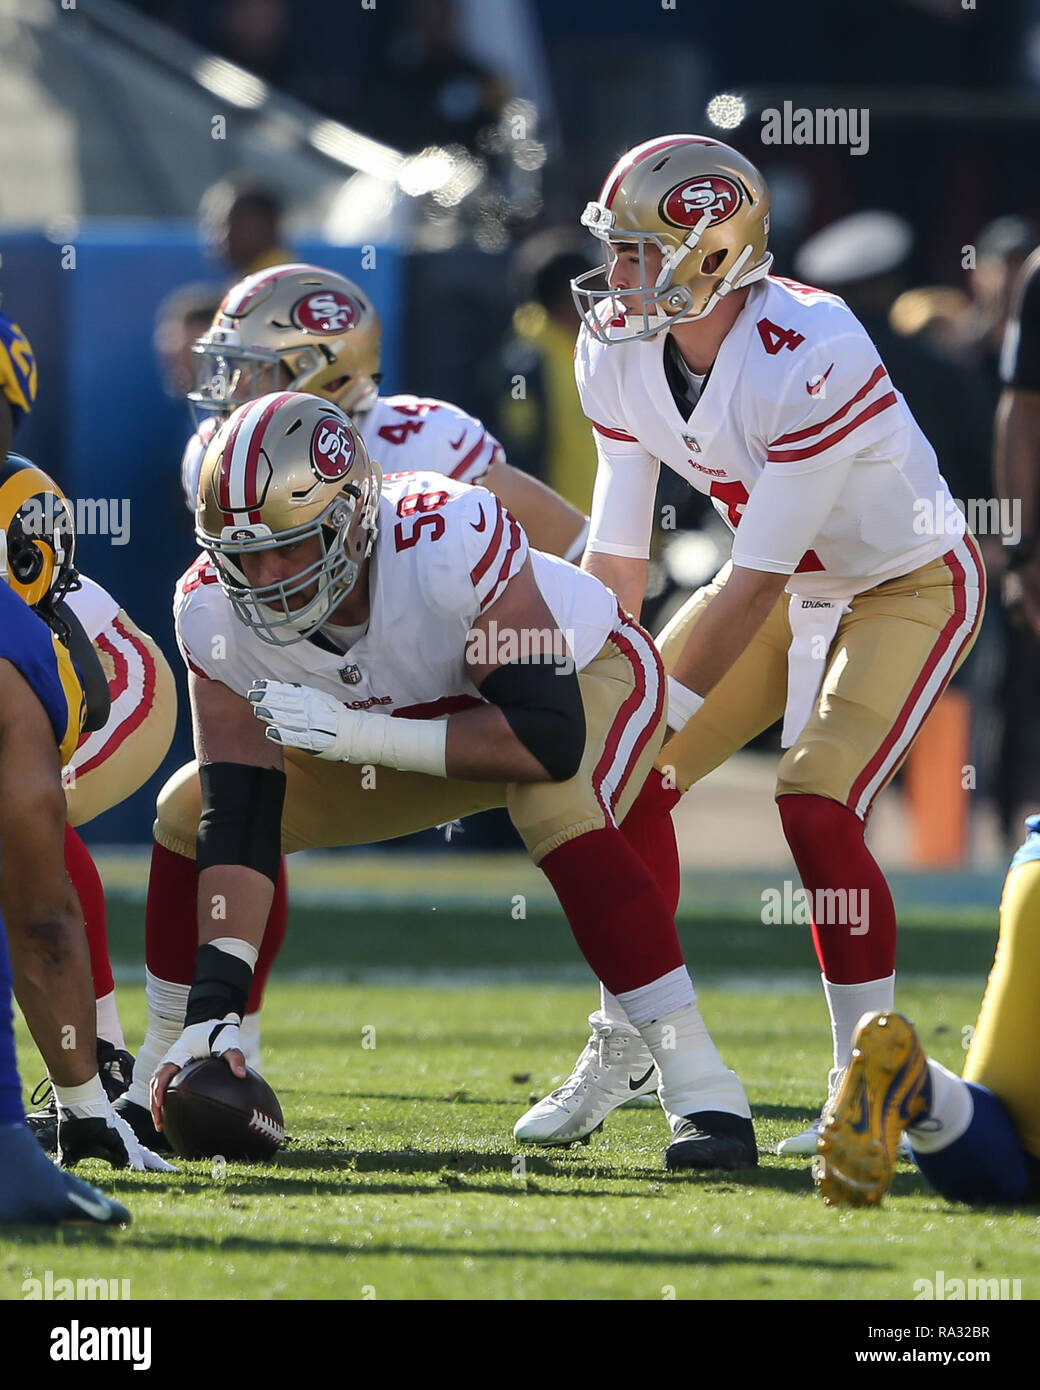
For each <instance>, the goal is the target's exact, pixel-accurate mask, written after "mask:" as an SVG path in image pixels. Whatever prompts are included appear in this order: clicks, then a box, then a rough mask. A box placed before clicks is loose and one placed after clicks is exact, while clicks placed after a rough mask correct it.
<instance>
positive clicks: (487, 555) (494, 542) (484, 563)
mask: <svg viewBox="0 0 1040 1390" xmlns="http://www.w3.org/2000/svg"><path fill="white" fill-rule="evenodd" d="M495 510H496V512H497V513H498V519H497V521H496V522H495V529H494V531H492V533H491V540H490V543H489V544H488V548H487V550H485V551H484V553H483V555H482V556H481V557H480V559H479V560H478V561H477V563H476V564H475V565H474V566H473V568H472V569H471V570H470V572H469V577H470V580H471V581H472V584H473V587H474V589H475V588H476V587H477V585H478V584H479V583H480V581H481V580H482V579H483V578H484V575H485V574H486V573H487V571H488V570H489V569H490V568H491V562H492V560H493V559H494V558H495V555H496V554H497V553H498V547H499V544H500V543H501V540H502V530H503V527H504V526H505V512H504V511H503V509H502V503H501V502H500V501H499V500H498V498H497V497H496V498H495ZM470 525H471V526H472V525H473V523H472V522H470ZM474 529H475V528H474Z"/></svg>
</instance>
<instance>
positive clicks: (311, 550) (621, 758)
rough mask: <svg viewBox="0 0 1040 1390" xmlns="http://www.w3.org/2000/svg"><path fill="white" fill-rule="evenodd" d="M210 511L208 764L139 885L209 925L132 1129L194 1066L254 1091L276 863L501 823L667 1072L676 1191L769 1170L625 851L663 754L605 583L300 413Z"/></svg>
mask: <svg viewBox="0 0 1040 1390" xmlns="http://www.w3.org/2000/svg"><path fill="white" fill-rule="evenodd" d="M381 483H382V486H381ZM199 499H200V500H199V509H198V513H197V517H198V520H197V535H198V538H199V540H200V542H201V543H202V544H203V545H204V546H205V547H206V550H207V551H208V556H209V558H208V560H207V559H206V557H202V558H200V559H199V561H198V562H197V563H196V564H195V565H193V566H192V568H191V569H190V570H189V571H188V573H187V574H186V575H185V576H184V578H183V580H182V581H181V582H180V584H179V585H178V590H177V596H176V599H175V605H174V613H175V622H176V629H177V638H178V642H179V644H180V647H181V651H182V654H183V656H184V658H185V661H186V662H187V664H188V667H189V673H190V674H189V689H190V692H191V700H192V713H193V722H194V729H195V742H196V752H197V763H193V764H189V765H188V766H187V767H185V768H184V769H182V771H181V772H180V773H179V774H177V775H175V777H174V778H173V779H171V781H170V782H169V783H168V784H167V786H166V787H165V788H164V789H163V792H162V793H161V794H160V798H159V806H158V821H157V827H156V840H157V842H158V845H159V846H160V847H161V848H163V849H164V850H165V853H166V858H165V859H164V860H159V861H153V863H157V874H156V875H155V877H156V882H153V884H152V885H150V894H151V893H152V892H161V895H162V896H163V897H164V898H165V899H166V901H167V911H168V914H169V918H170V919H171V920H172V919H174V918H181V919H183V917H184V916H185V915H187V914H188V913H189V911H190V910H191V908H192V906H193V905H195V904H196V903H197V920H198V927H199V931H198V936H197V938H196V942H195V943H189V946H188V950H187V951H186V952H182V959H181V961H180V963H179V970H178V973H177V974H173V975H171V976H170V977H169V978H167V979H165V980H159V981H150V984H151V986H152V988H151V990H150V993H149V1002H150V1005H151V1008H150V1011H149V1029H148V1035H147V1037H146V1039H145V1043H144V1045H143V1047H142V1049H141V1053H140V1056H139V1059H138V1064H137V1070H136V1073H135V1077H134V1083H133V1086H132V1087H131V1090H130V1092H128V1094H127V1096H126V1097H124V1098H123V1100H122V1101H121V1102H120V1106H121V1107H122V1113H123V1114H128V1108H129V1106H130V1104H132V1103H135V1102H136V1096H137V1094H138V1093H139V1091H140V1086H141V1080H142V1076H143V1075H146V1074H147V1071H146V1065H147V1070H151V1069H152V1067H153V1066H154V1067H155V1068H156V1069H157V1070H156V1074H155V1077H154V1079H153V1086H152V1095H151V1106H152V1115H151V1122H154V1124H156V1125H158V1124H159V1122H160V1118H161V1104H162V1099H163V1095H164V1092H165V1088H166V1086H167V1084H168V1083H169V1080H170V1078H171V1076H172V1075H174V1074H175V1073H176V1071H177V1069H178V1068H179V1067H181V1066H184V1065H186V1064H187V1062H188V1061H189V1059H191V1058H193V1057H206V1056H210V1055H226V1056H228V1057H229V1061H230V1064H231V1066H232V1069H233V1070H234V1071H235V1072H236V1073H237V1074H241V1069H242V1066H243V1059H242V1042H241V1035H240V1031H239V1025H240V1023H241V1020H242V1015H243V1013H244V1010H245V1007H246V1001H247V998H248V995H249V990H250V984H251V977H252V972H253V967H254V965H255V963H256V959H257V951H258V948H259V945H260V941H261V937H262V934H263V930H264V923H265V920H266V918H267V915H268V912H269V909H270V904H271V898H272V894H273V890H274V883H275V880H276V878H277V875H278V863H279V855H280V853H283V852H292V851H294V850H301V849H313V848H319V847H331V846H339V845H351V844H361V843H363V844H369V843H374V842H376V841H379V840H384V839H388V838H393V837H394V836H398V835H403V834H407V833H409V832H411V831H414V830H418V829H422V828H425V827H428V826H433V825H437V824H440V823H442V822H444V821H448V820H453V819H455V818H457V817H460V816H465V815H469V814H471V813H472V812H474V811H478V810H483V809H486V808H488V807H492V806H503V805H505V806H508V808H509V811H510V815H511V817H512V820H513V823H514V824H515V825H516V827H517V829H518V831H519V833H520V835H521V836H522V838H523V840H524V843H525V845H526V846H527V848H528V850H529V852H530V854H531V857H532V858H533V860H534V861H535V862H536V863H537V864H539V865H540V867H541V868H542V870H543V872H544V873H545V874H546V876H547V877H548V879H549V880H550V882H551V883H552V885H553V887H554V889H555V890H556V893H557V896H558V898H559V901H560V903H561V905H562V907H563V909H564V912H565V913H566V915H567V918H568V921H569V922H570V924H571V927H572V930H573V932H574V935H575V938H576V940H577V942H578V945H579V946H580V948H581V950H582V952H583V954H584V955H585V957H586V959H587V960H588V961H589V962H590V964H591V965H592V967H593V969H595V970H596V971H597V972H598V973H599V974H600V975H601V977H602V978H604V979H605V980H606V981H607V983H608V987H609V988H610V989H611V990H612V991H613V993H614V995H615V997H617V998H618V1000H619V1001H620V1007H622V1008H623V1009H624V1010H625V1017H626V1019H627V1020H628V1023H629V1026H631V1027H632V1028H634V1029H636V1030H637V1031H638V1034H639V1036H640V1038H641V1039H642V1040H643V1043H644V1045H645V1046H646V1047H647V1049H648V1054H649V1055H650V1056H651V1057H652V1058H653V1059H654V1061H655V1062H656V1064H657V1066H658V1068H659V1070H660V1075H661V1098H662V1103H663V1104H664V1105H665V1107H666V1109H667V1111H668V1112H669V1114H670V1115H671V1116H673V1117H674V1129H673V1138H672V1142H671V1144H670V1145H669V1147H668V1149H667V1151H666V1162H667V1164H668V1166H670V1167H674V1168H688V1167H697V1168H735V1167H740V1166H744V1165H748V1164H753V1163H754V1162H756V1160H757V1151H756V1149H755V1140H754V1132H753V1129H752V1125H751V1119H750V1110H749V1107H748V1104H747V1099H746V1097H745V1095H744V1090H743V1087H742V1086H741V1084H740V1081H739V1080H738V1078H737V1077H736V1076H735V1074H734V1073H733V1072H731V1071H729V1070H727V1068H726V1067H725V1065H724V1064H723V1061H722V1059H721V1057H720V1056H719V1054H718V1052H717V1051H716V1049H715V1047H714V1044H713V1043H712V1042H711V1039H710V1038H709V1036H708V1033H707V1030H706V1028H705V1025H704V1022H703V1020H702V1019H701V1017H700V1013H699V1010H698V1007H697V1003H696V996H695V994H694V991H693V986H692V982H691V980H690V977H689V974H688V972H687V970H686V967H685V965H684V964H683V961H682V955H681V952H680V948H679V944H678V938H677V936H676V932H675V925H674V920H673V916H672V913H671V911H670V909H669V908H668V907H667V905H666V903H665V900H664V897H663V895H662V894H661V891H660V889H659V888H658V886H657V884H656V883H655V882H654V880H653V877H652V876H651V874H650V872H649V870H648V868H647V866H646V865H645V864H644V862H643V861H642V859H641V858H640V857H639V855H638V854H636V852H635V851H634V850H633V849H632V848H631V846H630V845H629V844H628V842H627V841H626V840H625V838H624V836H623V834H622V833H621V830H620V829H619V825H620V824H621V823H622V822H623V821H624V818H625V816H626V813H627V812H628V811H629V808H630V807H631V805H632V803H633V801H634V800H635V798H636V795H637V792H638V791H639V789H640V787H641V785H642V782H643V779H644V778H645V776H646V773H647V772H648V770H649V768H650V765H651V763H652V761H653V757H654V755H655V753H656V751H657V749H658V747H659V744H660V740H661V738H662V736H663V733H664V682H663V675H662V673H661V670H660V662H659V658H658V656H657V653H656V650H655V648H654V646H653V644H652V642H651V641H650V639H649V638H648V637H647V636H646V634H645V632H643V630H642V629H641V628H640V627H639V625H638V624H637V623H635V622H634V621H633V620H632V619H631V618H629V617H627V616H626V615H625V614H623V613H622V612H621V611H620V609H619V607H618V604H617V600H616V599H615V597H614V596H613V594H611V593H610V592H609V591H608V590H607V589H606V588H605V587H604V586H603V585H602V584H601V583H600V582H599V581H598V580H596V579H595V578H594V577H593V576H591V575H587V574H582V573H581V572H580V571H579V570H577V569H575V568H574V567H573V566H571V565H568V564H567V563H565V562H564V561H562V560H559V559H555V558H553V557H551V556H547V555H544V554H541V553H540V552H538V551H534V550H531V549H530V548H529V546H528V542H527V538H526V536H525V535H524V532H523V530H522V529H521V527H520V526H519V525H518V523H517V522H516V521H515V520H514V519H513V518H512V517H511V516H510V514H509V513H508V512H507V511H506V509H505V508H504V507H503V506H502V504H501V502H499V500H498V499H497V498H496V497H494V496H493V495H492V494H491V493H490V492H488V491H487V490H486V489H484V488H480V487H476V488H474V487H469V486H467V485H465V484H462V483H458V482H456V481H454V480H453V479H450V478H447V477H444V476H443V475H440V474H437V473H432V472H421V473H404V474H396V475H392V476H390V477H388V478H387V479H386V480H385V483H384V482H383V480H382V479H381V475H380V469H379V466H378V464H376V463H375V462H373V461H371V460H370V459H369V457H368V453H367V450H366V448H365V444H364V442H363V440H362V439H361V437H360V435H359V434H358V432H357V431H356V430H355V429H354V427H353V426H352V425H351V424H350V422H349V420H348V418H347V417H346V416H345V415H344V414H343V413H342V412H341V411H340V410H339V409H337V407H336V406H334V405H332V404H331V403H329V402H327V401H324V400H321V399H319V398H316V397H314V396H308V395H302V394H299V393H293V392H282V393H274V394H272V395H269V396H265V397H262V398H261V399H260V400H259V401H256V402H254V403H252V404H251V405H247V406H242V407H240V408H239V409H238V410H237V411H236V412H235V413H234V415H232V416H231V418H230V419H229V420H228V421H226V422H225V423H224V424H223V425H222V426H221V428H220V429H219V431H218V432H217V434H216V435H215V436H214V438H213V440H212V441H211V443H210V445H209V447H208V449H207V451H206V455H205V458H204V461H203V467H202V474H201V480H200V484H199ZM377 537H378V539H377ZM171 861H172V862H173V865H174V868H173V871H172V872H171V871H170V862H171ZM637 927H638V930H637ZM124 1102H126V1105H124ZM134 1118H135V1119H136V1121H137V1123H138V1124H141V1123H142V1122H143V1120H146V1119H147V1116H142V1115H140V1114H139V1115H137V1116H135V1117H134Z"/></svg>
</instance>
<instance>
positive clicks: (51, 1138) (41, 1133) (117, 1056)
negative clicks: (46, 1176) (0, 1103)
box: [26, 1038, 134, 1154]
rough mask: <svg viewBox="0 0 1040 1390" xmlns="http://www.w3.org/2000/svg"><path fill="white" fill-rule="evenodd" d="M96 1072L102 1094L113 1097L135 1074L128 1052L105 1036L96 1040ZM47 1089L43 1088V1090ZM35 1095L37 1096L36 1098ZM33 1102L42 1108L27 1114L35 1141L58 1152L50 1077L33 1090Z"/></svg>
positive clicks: (47, 1149) (27, 1122)
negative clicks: (102, 1088) (108, 1040)
mask: <svg viewBox="0 0 1040 1390" xmlns="http://www.w3.org/2000/svg"><path fill="white" fill-rule="evenodd" d="M97 1059H98V1075H99V1076H100V1078H101V1085H102V1086H103V1087H104V1090H105V1095H106V1096H108V1098H109V1100H116V1099H117V1098H118V1097H119V1096H121V1095H122V1094H123V1092H124V1091H125V1090H126V1089H127V1087H128V1086H129V1085H130V1082H131V1081H132V1080H133V1075H134V1059H133V1057H132V1056H131V1055H130V1053H129V1052H125V1051H124V1050H123V1049H122V1048H118V1047H114V1046H113V1044H112V1043H110V1042H106V1040H105V1039H104V1038H98V1040H97ZM44 1088H46V1089H44ZM37 1094H39V1096H40V1098H39V1100H37V1098H36V1097H37ZM32 1103H33V1105H40V1106H42V1109H40V1110H37V1111H36V1113H35V1114H33V1115H30V1116H29V1117H28V1118H27V1120H26V1124H27V1125H28V1126H29V1128H30V1129H31V1130H32V1132H33V1134H35V1136H36V1140H37V1143H38V1144H39V1145H40V1147H41V1148H42V1149H44V1150H46V1152H47V1153H49V1154H56V1153H57V1152H58V1103H57V1100H56V1099H55V1095H54V1087H53V1086H52V1085H51V1083H50V1079H49V1078H47V1077H44V1079H43V1080H42V1081H41V1082H40V1084H39V1086H37V1087H36V1090H35V1091H33V1093H32Z"/></svg>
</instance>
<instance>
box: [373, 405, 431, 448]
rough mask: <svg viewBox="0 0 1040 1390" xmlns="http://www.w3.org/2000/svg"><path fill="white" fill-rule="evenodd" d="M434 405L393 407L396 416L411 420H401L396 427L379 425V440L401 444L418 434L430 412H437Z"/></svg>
mask: <svg viewBox="0 0 1040 1390" xmlns="http://www.w3.org/2000/svg"><path fill="white" fill-rule="evenodd" d="M439 409H440V406H436V405H425V404H424V405H395V406H394V413H395V414H396V415H407V416H411V417H412V418H411V419H407V420H402V421H400V423H399V424H396V425H380V427H379V438H380V439H385V440H386V442H387V443H388V444H403V443H404V442H405V440H406V439H407V438H408V436H409V435H410V434H418V433H419V431H420V430H421V429H422V427H423V425H424V424H425V423H426V416H427V415H428V414H429V413H430V411H431V410H439Z"/></svg>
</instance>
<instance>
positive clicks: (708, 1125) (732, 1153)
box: [664, 1110, 758, 1169]
mask: <svg viewBox="0 0 1040 1390" xmlns="http://www.w3.org/2000/svg"><path fill="white" fill-rule="evenodd" d="M757 1164H758V1145H757V1144H756V1143H755V1130H754V1127H753V1126H752V1124H751V1121H750V1120H746V1119H744V1117H743V1116H742V1115H732V1114H730V1113H729V1112H728V1111H725V1110H700V1111H698V1112H697V1114H695V1115H687V1116H686V1117H685V1119H684V1120H683V1122H682V1124H681V1125H680V1126H679V1128H678V1129H677V1130H676V1131H675V1133H674V1135H673V1136H672V1142H671V1143H670V1144H669V1145H668V1147H667V1149H665V1151H664V1166H665V1167H666V1168H727V1169H732V1168H754V1167H756V1165H757Z"/></svg>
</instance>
